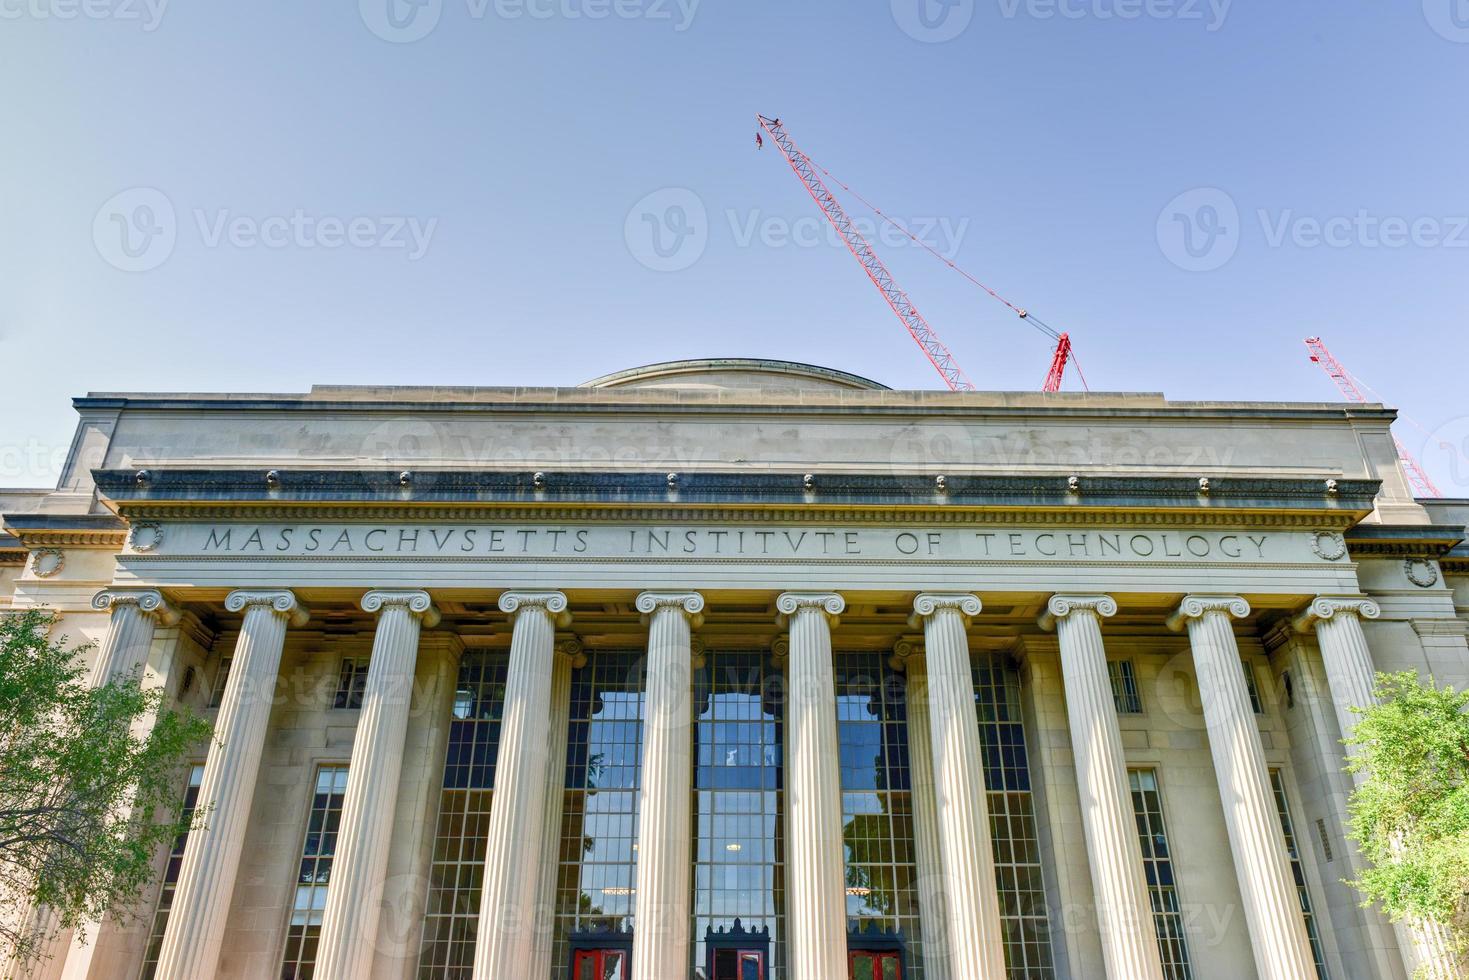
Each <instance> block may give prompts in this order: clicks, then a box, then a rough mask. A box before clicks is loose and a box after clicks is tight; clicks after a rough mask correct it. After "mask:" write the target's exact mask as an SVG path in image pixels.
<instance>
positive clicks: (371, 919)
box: [315, 591, 439, 980]
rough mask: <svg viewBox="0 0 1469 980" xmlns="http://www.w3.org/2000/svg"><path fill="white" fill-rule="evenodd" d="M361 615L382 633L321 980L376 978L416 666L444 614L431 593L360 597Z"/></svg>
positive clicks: (345, 809) (354, 765)
mask: <svg viewBox="0 0 1469 980" xmlns="http://www.w3.org/2000/svg"><path fill="white" fill-rule="evenodd" d="M362 608H363V609H364V610H366V611H367V612H370V613H377V614H378V620H377V633H376V634H375V635H374V637H373V640H372V657H371V659H369V660H368V667H367V684H366V685H365V686H364V688H363V691H362V711H361V713H360V714H359V715H358V718H357V734H356V736H355V737H354V738H353V740H352V762H351V765H350V767H349V768H348V770H347V795H346V797H345V798H344V799H343V801H342V822H341V826H340V828H339V830H338V832H337V852H336V857H335V859H334V860H333V861H332V877H331V882H330V883H329V885H328V887H327V894H326V909H325V910H324V911H323V912H322V922H321V939H320V945H319V946H318V948H317V954H316V955H317V959H316V974H315V975H316V976H317V977H320V978H322V980H352V978H355V977H365V976H367V975H368V974H369V973H371V972H372V957H373V952H374V950H375V949H376V947H375V945H374V943H373V939H374V937H375V936H376V934H377V925H378V915H379V912H380V911H381V908H382V888H383V881H384V878H385V877H386V871H387V867H388V844H389V839H390V837H391V835H392V830H393V808H394V805H395V804H396V803H397V800H398V778H399V776H400V774H401V773H402V771H403V745H404V741H405V739H406V738H407V736H408V709H409V707H410V703H411V699H412V695H413V674H414V669H415V667H416V666H417V663H418V634H419V631H420V629H421V628H422V627H424V626H427V627H430V628H432V627H434V626H436V625H437V624H438V622H439V612H438V610H437V609H435V608H434V606H433V600H432V599H430V598H429V594H428V593H427V592H421V591H409V592H388V591H374V592H369V593H367V594H366V595H364V596H363V597H362Z"/></svg>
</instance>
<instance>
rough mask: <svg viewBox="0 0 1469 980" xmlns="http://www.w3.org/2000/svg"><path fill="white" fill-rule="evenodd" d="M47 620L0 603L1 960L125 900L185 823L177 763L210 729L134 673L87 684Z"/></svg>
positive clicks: (74, 655) (78, 659) (130, 905)
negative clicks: (0, 610) (2, 609)
mask: <svg viewBox="0 0 1469 980" xmlns="http://www.w3.org/2000/svg"><path fill="white" fill-rule="evenodd" d="M49 623H50V617H49V614H48V613H46V612H43V611H26V612H20V613H11V614H7V615H5V616H0V960H3V959H4V958H5V956H6V955H11V956H26V955H29V954H30V953H32V952H34V951H35V950H37V949H38V948H40V946H41V944H42V943H44V941H45V940H47V939H49V938H50V935H51V934H54V933H56V932H58V931H60V930H63V929H67V928H74V927H76V926H78V925H80V924H82V923H84V922H88V921H97V920H99V919H100V918H101V917H102V916H103V915H104V914H107V913H114V914H118V913H121V914H126V913H128V912H131V911H132V910H133V909H134V907H135V905H136V899H137V896H138V894H139V892H140V891H141V890H142V889H143V888H144V887H146V886H147V885H148V883H149V882H150V881H151V879H152V877H153V874H154V859H155V857H156V856H157V855H158V853H159V850H160V848H163V847H164V846H165V845H168V844H171V843H172V841H173V840H174V839H175V838H176V837H177V836H178V834H179V833H181V832H183V831H184V830H187V829H188V824H189V821H186V820H184V819H183V817H182V810H183V806H182V803H183V801H182V793H181V790H180V786H181V776H182V768H183V765H184V763H185V761H186V759H187V758H188V756H189V753H190V752H191V751H193V749H194V747H195V746H196V745H197V744H198V743H199V742H200V741H201V740H202V739H205V738H207V737H208V736H209V732H210V726H209V724H208V722H206V721H205V720H204V719H201V718H199V717H197V716H195V715H193V714H190V713H188V712H186V711H181V710H176V709H173V708H170V707H168V706H167V705H166V703H165V697H164V693H163V692H162V691H161V690H157V689H152V690H144V689H143V688H142V687H141V686H140V685H139V683H138V678H137V677H136V676H133V677H130V678H124V679H122V680H120V681H117V682H115V683H111V684H107V685H103V686H101V687H97V688H93V687H91V686H90V685H89V683H88V679H87V668H86V665H85V663H84V661H83V659H82V653H83V652H84V651H85V650H86V648H85V647H68V646H67V645H66V640H65V638H64V637H63V638H61V639H60V640H59V641H57V642H54V643H53V642H52V641H51V640H50V639H49V638H48V635H47V634H48V626H49ZM200 817H202V813H201V814H200Z"/></svg>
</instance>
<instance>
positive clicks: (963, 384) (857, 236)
mask: <svg viewBox="0 0 1469 980" xmlns="http://www.w3.org/2000/svg"><path fill="white" fill-rule="evenodd" d="M755 118H756V119H758V120H759V121H760V128H761V129H763V130H765V132H767V133H769V134H770V138H771V139H772V140H774V141H775V145H776V146H778V147H780V151H781V153H782V154H784V155H785V158H786V162H787V163H789V164H790V165H791V169H792V170H793V171H795V174H796V176H797V177H799V178H800V180H801V183H802V185H803V186H805V188H806V190H807V192H808V193H809V194H810V195H811V199H812V200H814V201H815V202H816V206H817V207H818V208H820V209H821V213H822V214H824V215H825V216H826V220H827V221H829V222H831V226H832V228H834V229H835V230H836V233H837V235H838V236H840V237H841V239H842V242H843V243H844V244H845V245H846V246H847V249H848V250H849V251H850V252H851V253H852V257H853V258H855V259H856V260H857V263H858V264H859V265H861V266H862V271H864V272H866V273H867V277H868V278H869V279H871V280H872V284H873V285H874V286H876V287H877V291H878V292H880V293H882V297H883V299H885V300H887V303H888V306H890V307H892V310H893V313H894V314H896V315H897V317H898V319H899V320H901V321H902V323H903V326H904V327H906V328H907V329H908V333H909V334H911V335H912V337H913V339H914V341H916V342H917V344H918V346H919V348H920V349H922V351H923V353H924V356H925V357H927V358H928V360H929V362H930V363H931V364H932V365H933V366H934V370H936V371H938V373H939V376H940V377H941V378H943V379H944V383H945V384H946V385H948V386H949V390H950V391H974V390H975V387H974V384H973V383H972V382H970V380H969V379H968V378H967V377H966V376H965V374H964V370H963V368H961V367H959V363H958V362H957V361H956V360H954V355H953V353H952V352H951V351H950V350H949V348H948V347H947V346H945V344H944V342H943V341H942V340H940V339H939V336H938V334H937V333H935V332H934V329H933V327H931V326H929V324H928V321H927V320H925V319H924V318H923V314H921V313H919V312H918V309H917V308H916V307H915V306H914V305H913V301H912V300H910V299H909V298H908V294H907V293H906V292H904V291H903V289H902V287H900V286H899V285H898V283H897V281H896V280H895V279H893V275H892V273H891V272H889V271H888V267H887V266H886V265H885V264H883V261H882V259H881V258H879V257H878V255H877V253H876V252H874V251H873V250H872V246H871V245H870V244H868V242H867V239H866V238H864V237H863V236H862V233H861V232H859V231H858V230H857V228H856V226H854V225H853V224H852V219H851V218H850V217H848V216H847V212H846V209H845V208H843V207H842V205H841V202H840V201H838V200H837V198H836V195H834V194H833V193H832V192H831V189H830V188H828V187H827V186H826V182H825V181H824V180H822V179H821V174H826V176H828V177H831V173H830V172H829V171H827V170H826V168H824V167H820V166H818V165H817V164H815V163H813V162H812V161H811V158H810V157H808V156H806V154H805V153H803V152H801V150H800V149H799V148H798V147H797V146H796V144H795V142H794V141H792V140H791V138H790V136H789V135H788V134H787V133H786V131H785V127H783V126H782V125H781V124H780V120H779V119H767V118H766V117H765V116H759V115H757V116H756V117H755ZM757 139H758V134H757ZM818 171H819V172H818ZM832 179H833V180H835V179H836V178H834V177H833V178H832ZM837 183H838V184H841V182H840V181H837ZM841 186H842V187H843V188H844V189H845V190H847V191H848V192H850V193H852V195H853V196H854V197H856V198H857V199H858V200H859V201H862V203H863V204H864V205H866V206H867V207H868V208H870V209H871V210H872V211H873V212H874V213H876V214H877V216H878V217H880V218H882V219H883V220H884V221H886V222H887V223H888V224H890V225H892V226H893V227H894V228H897V229H898V230H899V231H901V232H902V233H903V234H905V235H907V236H908V237H909V238H911V239H912V240H913V241H914V242H916V243H918V244H919V245H921V246H923V247H924V248H926V249H928V251H930V252H932V253H933V254H934V255H936V256H938V257H939V258H940V259H942V260H943V261H944V262H945V263H946V264H947V265H948V266H949V267H950V268H952V269H953V270H954V271H956V272H958V273H959V274H960V275H962V276H964V277H965V278H966V279H968V280H969V281H970V282H972V283H974V284H975V285H976V286H979V287H980V288H981V289H983V290H984V291H985V292H987V293H989V294H990V295H991V296H993V297H994V298H995V299H997V300H999V301H1000V302H1002V303H1004V304H1005V305H1006V306H1008V307H1010V309H1011V310H1013V311H1015V313H1016V314H1017V315H1019V317H1020V318H1021V319H1023V320H1028V321H1030V323H1031V325H1032V326H1034V327H1035V328H1036V329H1037V330H1040V331H1042V332H1043V333H1045V334H1047V335H1048V336H1050V337H1051V339H1052V340H1054V341H1055V342H1056V351H1055V356H1054V357H1053V358H1052V360H1051V370H1050V372H1049V373H1048V374H1047V375H1046V383H1045V387H1044V389H1043V390H1045V391H1060V390H1061V380H1062V378H1063V377H1064V376H1065V373H1066V365H1067V363H1068V362H1069V361H1070V360H1071V357H1072V353H1071V337H1070V335H1068V334H1065V333H1057V332H1056V331H1054V330H1052V329H1051V328H1050V327H1048V326H1046V325H1045V324H1044V323H1041V322H1040V321H1039V320H1037V319H1036V318H1035V317H1032V316H1031V315H1030V314H1029V313H1027V312H1026V311H1025V310H1023V309H1021V308H1020V307H1017V306H1015V305H1014V304H1012V303H1011V302H1010V301H1009V300H1007V299H1005V298H1004V297H1003V296H1001V295H1000V294H999V293H997V292H995V291H994V290H993V289H990V288H989V287H988V286H986V285H985V284H984V283H982V282H980V281H979V280H978V279H975V278H974V277H973V276H971V275H970V274H969V273H967V272H965V271H964V270H963V269H960V268H959V267H958V266H957V265H955V264H954V263H953V262H952V261H951V260H949V259H948V258H946V257H945V256H943V255H941V254H940V253H939V252H937V251H936V250H935V249H934V248H933V247H932V246H931V245H929V244H928V243H927V242H924V241H923V240H922V239H920V238H918V237H917V236H916V235H914V234H913V233H912V232H911V231H909V230H908V229H907V228H905V227H903V226H902V225H901V224H898V223H897V222H896V221H893V220H892V219H891V218H889V217H888V216H887V215H885V214H883V213H882V212H881V211H879V210H878V209H877V208H875V207H873V206H872V205H870V204H867V202H866V201H865V200H864V199H863V198H862V197H861V195H859V194H857V193H856V192H855V191H852V189H851V188H850V187H847V186H846V185H845V184H841ZM1082 384H1083V385H1085V384H1086V380H1085V379H1084V378H1083V379H1082Z"/></svg>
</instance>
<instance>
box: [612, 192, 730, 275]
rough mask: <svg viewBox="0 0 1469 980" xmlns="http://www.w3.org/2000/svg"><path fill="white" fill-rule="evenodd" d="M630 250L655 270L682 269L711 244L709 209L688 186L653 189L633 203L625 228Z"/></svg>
mask: <svg viewBox="0 0 1469 980" xmlns="http://www.w3.org/2000/svg"><path fill="white" fill-rule="evenodd" d="M622 235H623V238H624V239H625V240H626V242H627V248H628V251H629V252H631V253H632V256H633V258H635V259H637V260H638V262H640V263H641V264H642V265H644V266H645V267H647V268H649V269H652V270H653V271H654V272H682V271H683V270H684V269H687V268H689V267H690V266H692V265H693V264H694V263H695V262H697V261H699V259H701V258H702V257H703V255H704V250H705V249H706V248H708V247H709V212H708V211H707V210H706V209H705V207H704V201H703V199H701V198H700V197H699V195H697V194H695V193H694V192H693V191H691V190H689V189H688V188H686V187H666V188H664V189H663V190H659V191H654V192H653V193H651V194H649V195H647V196H646V197H644V198H643V199H642V200H640V201H638V202H637V203H636V204H634V205H633V206H632V210H630V211H628V213H627V220H626V222H624V224H623V228H622Z"/></svg>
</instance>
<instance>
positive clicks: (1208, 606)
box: [1168, 595, 1250, 633]
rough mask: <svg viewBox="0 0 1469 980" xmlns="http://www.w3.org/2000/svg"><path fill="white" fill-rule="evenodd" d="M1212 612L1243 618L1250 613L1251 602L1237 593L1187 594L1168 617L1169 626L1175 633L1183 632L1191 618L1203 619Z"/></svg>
mask: <svg viewBox="0 0 1469 980" xmlns="http://www.w3.org/2000/svg"><path fill="white" fill-rule="evenodd" d="M1211 612H1217V613H1223V614H1224V615H1226V616H1229V617H1231V618H1233V619H1243V618H1244V617H1246V616H1248V615H1249V614H1250V604H1249V603H1248V602H1246V601H1245V599H1244V597H1243V596H1237V595H1191V596H1185V597H1184V600H1183V602H1182V603H1180V604H1179V606H1178V609H1177V610H1176V611H1175V612H1174V613H1173V615H1172V616H1169V617H1168V628H1169V629H1171V630H1173V631H1174V632H1175V633H1181V632H1183V630H1184V628H1185V627H1186V626H1188V624H1189V621H1190V620H1194V619H1202V618H1204V616H1205V615H1207V614H1208V613H1211Z"/></svg>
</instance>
